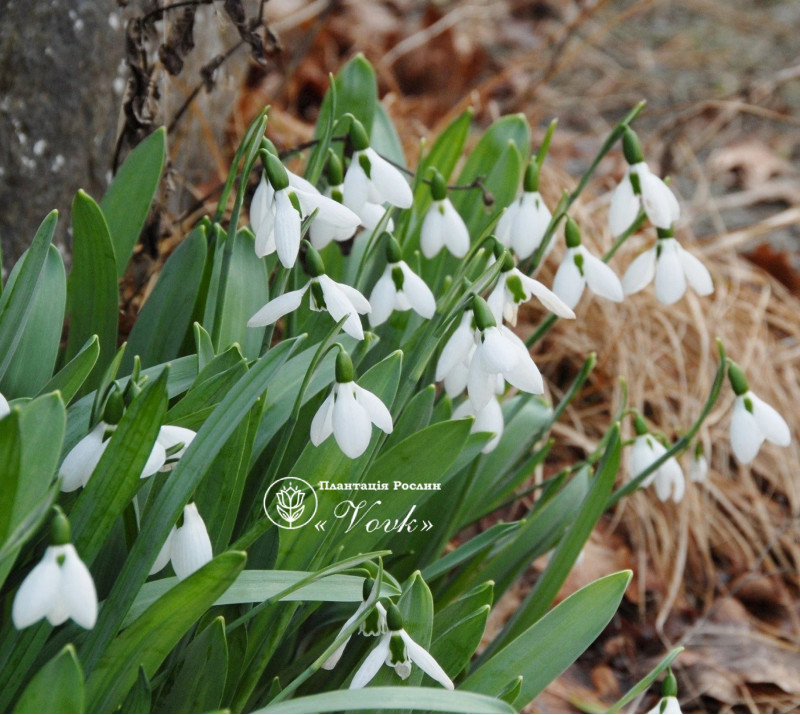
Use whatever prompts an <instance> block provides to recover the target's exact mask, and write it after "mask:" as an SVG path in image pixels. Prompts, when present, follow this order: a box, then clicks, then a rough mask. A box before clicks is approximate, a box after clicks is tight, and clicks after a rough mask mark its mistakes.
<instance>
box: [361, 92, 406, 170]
mask: <svg viewBox="0 0 800 715" xmlns="http://www.w3.org/2000/svg"><path fill="white" fill-rule="evenodd" d="M369 143H370V146H371V147H372V148H373V149H374V150H375V151H377V152H378V154H380V155H381V156H385V157H386V158H387V159H391V160H392V161H394V162H395V163H397V164H400V166H405V165H406V157H405V154H404V153H403V143H402V142H401V141H400V137H399V136H398V134H397V130H396V129H395V128H394V124H392V120H391V119H390V118H389V115H388V114H387V113H386V110H385V109H384V108H383V105H382V104H380V103H376V104H375V117H374V119H373V122H372V132H371V134H370V137H369Z"/></svg>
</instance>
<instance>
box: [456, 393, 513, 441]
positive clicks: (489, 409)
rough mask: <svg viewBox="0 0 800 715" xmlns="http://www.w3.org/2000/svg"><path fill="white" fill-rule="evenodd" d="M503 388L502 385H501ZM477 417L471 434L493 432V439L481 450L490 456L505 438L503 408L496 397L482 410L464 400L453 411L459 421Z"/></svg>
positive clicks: (492, 397)
mask: <svg viewBox="0 0 800 715" xmlns="http://www.w3.org/2000/svg"><path fill="white" fill-rule="evenodd" d="M501 388H502V383H501ZM470 415H472V416H473V417H475V421H474V422H473V423H472V428H471V429H470V433H471V434H474V433H476V432H492V433H494V437H492V438H491V439H490V440H489V441H488V442H487V443H486V444H485V445H484V446H483V449H481V452H483V453H484V454H488V453H489V452H492V451H494V449H495V447H497V445H498V444H500V438H501V437H502V436H503V429H504V428H505V421H504V419H503V408H502V407H500V402H499V401H498V399H497V397H496V396H495V395H492V396H491V397H490V398H489V401H488V402H487V403H486V404H485V405H484V407H483V408H482V409H480V410H476V409H475V408H474V407H473V405H472V402H470V400H464V402H462V403H461V404H460V405H459V406H458V407H456V409H455V410H454V411H453V419H454V420H458V419H461V418H463V417H469V416H470Z"/></svg>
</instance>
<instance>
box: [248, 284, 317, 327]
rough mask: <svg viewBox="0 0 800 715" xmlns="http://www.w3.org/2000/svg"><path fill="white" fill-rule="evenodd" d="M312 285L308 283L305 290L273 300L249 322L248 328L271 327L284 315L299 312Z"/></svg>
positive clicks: (294, 291)
mask: <svg viewBox="0 0 800 715" xmlns="http://www.w3.org/2000/svg"><path fill="white" fill-rule="evenodd" d="M309 285H310V283H306V285H305V287H304V288H300V289H299V290H290V291H289V292H288V293H284V294H283V295H279V296H278V297H277V298H273V299H272V300H271V301H269V303H267V304H266V305H265V306H264V307H263V308H261V309H260V310H259V311H258V312H257V313H256V314H255V315H254V316H253V317H252V318H250V320H248V321H247V327H248V328H257V327H261V326H262V325H271V324H272V323H274V322H275V321H277V320H280V319H281V318H282V317H283V316H284V315H287V314H288V313H291V312H292V311H295V310H297V309H298V308H299V307H300V303H301V302H302V301H303V296H304V295H305V293H306V291H307V290H308V286H309Z"/></svg>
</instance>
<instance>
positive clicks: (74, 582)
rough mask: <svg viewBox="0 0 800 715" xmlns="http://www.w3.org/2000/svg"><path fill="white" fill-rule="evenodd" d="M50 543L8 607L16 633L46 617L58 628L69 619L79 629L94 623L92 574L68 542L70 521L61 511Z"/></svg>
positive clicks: (95, 613) (94, 596)
mask: <svg viewBox="0 0 800 715" xmlns="http://www.w3.org/2000/svg"><path fill="white" fill-rule="evenodd" d="M52 530H53V537H54V538H53V541H54V542H55V543H54V544H53V545H52V546H48V547H47V549H46V550H45V552H44V556H43V557H42V560H41V561H40V562H39V563H38V564H37V565H36V566H34V567H33V570H32V571H31V572H30V573H29V574H28V575H27V576H26V577H25V580H24V581H23V582H22V584H21V585H20V587H19V590H18V591H17V594H16V596H15V597H14V604H13V606H12V608H11V620H12V621H13V623H14V627H15V628H17V629H18V630H21V629H23V628H27V627H28V626H30V625H33V624H34V623H36V622H37V621H40V620H41V619H42V618H47V620H48V621H49V622H50V624H51V625H53V626H59V625H61V624H62V623H64V622H65V621H66V620H67V619H68V618H71V619H72V620H73V621H75V623H77V624H78V625H79V626H81V627H82V628H94V624H95V622H96V621H97V592H96V590H95V587H94V581H93V580H92V575H91V574H90V573H89V569H88V568H86V564H84V563H83V561H81V558H80V556H78V553H77V552H76V551H75V547H74V546H73V545H72V544H71V543H69V522H68V521H67V519H66V517H65V516H64V515H63V513H62V512H61V510H60V509H59V510H58V511H57V515H56V517H55V518H54V519H53V529H52Z"/></svg>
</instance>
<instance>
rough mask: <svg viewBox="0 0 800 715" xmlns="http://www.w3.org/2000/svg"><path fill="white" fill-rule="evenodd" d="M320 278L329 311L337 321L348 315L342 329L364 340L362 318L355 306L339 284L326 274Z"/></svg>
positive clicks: (357, 338)
mask: <svg viewBox="0 0 800 715" xmlns="http://www.w3.org/2000/svg"><path fill="white" fill-rule="evenodd" d="M318 280H319V285H320V287H321V288H322V295H323V297H324V298H325V308H326V310H327V311H328V313H330V315H331V317H332V318H333V319H334V320H335V321H336V322H337V323H338V322H339V321H340V320H341V319H342V318H344V317H345V316H347V320H345V321H344V324H343V325H342V330H344V332H346V333H347V334H348V335H350V336H351V337H353V338H355V339H356V340H363V339H364V328H363V327H362V326H361V320H360V318H359V317H358V313H357V312H356V309H355V307H354V306H353V304H352V303H351V302H350V301H349V300H348V299H347V296H346V295H345V294H344V292H343V291H342V289H341V288H340V286H339V284H338V283H336V282H335V281H333V280H331V279H330V278H328V276H325V275H322V276H320V277H319V279H318Z"/></svg>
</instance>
